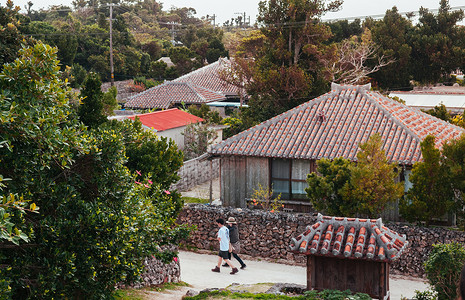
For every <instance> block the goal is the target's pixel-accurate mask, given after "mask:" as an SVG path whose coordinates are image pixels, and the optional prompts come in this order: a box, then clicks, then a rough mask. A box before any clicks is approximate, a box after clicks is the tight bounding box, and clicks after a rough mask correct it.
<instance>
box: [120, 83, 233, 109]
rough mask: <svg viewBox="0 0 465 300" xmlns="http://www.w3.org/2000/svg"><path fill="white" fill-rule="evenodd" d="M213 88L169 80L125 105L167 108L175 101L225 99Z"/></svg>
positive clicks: (199, 101)
mask: <svg viewBox="0 0 465 300" xmlns="http://www.w3.org/2000/svg"><path fill="white" fill-rule="evenodd" d="M225 99H226V97H224V96H223V95H221V94H219V93H217V92H214V91H212V90H209V89H206V88H203V87H200V86H197V85H193V84H190V83H185V82H167V83H164V84H161V85H157V86H155V87H153V88H150V89H148V90H145V91H143V92H142V93H139V94H137V95H134V96H132V97H131V98H129V99H128V101H127V102H126V104H125V107H130V108H158V109H166V108H169V107H171V106H172V105H173V104H175V103H185V104H201V103H208V102H212V101H221V100H225Z"/></svg>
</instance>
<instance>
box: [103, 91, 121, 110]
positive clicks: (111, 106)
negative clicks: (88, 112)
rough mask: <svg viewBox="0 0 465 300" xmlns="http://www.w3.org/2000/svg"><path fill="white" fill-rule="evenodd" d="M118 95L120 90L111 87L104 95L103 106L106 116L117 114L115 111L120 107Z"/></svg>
mask: <svg viewBox="0 0 465 300" xmlns="http://www.w3.org/2000/svg"><path fill="white" fill-rule="evenodd" d="M117 95H118V89H117V88H116V87H115V86H112V87H110V88H109V89H108V91H107V92H105V93H103V96H102V104H103V114H104V115H105V116H113V115H114V114H115V113H114V112H113V111H114V110H115V109H116V108H117V107H118V101H117V100H116V96H117Z"/></svg>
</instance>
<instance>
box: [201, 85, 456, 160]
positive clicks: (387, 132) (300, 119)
mask: <svg viewBox="0 0 465 300" xmlns="http://www.w3.org/2000/svg"><path fill="white" fill-rule="evenodd" d="M464 132H465V130H464V129H463V128H460V127H457V126H454V125H452V124H450V123H447V122H445V121H442V120H440V119H438V118H435V117H433V116H430V115H428V114H425V113H423V112H421V111H419V110H416V109H414V108H410V107H408V106H406V105H403V104H401V103H399V102H397V101H394V100H392V99H389V98H387V97H384V96H383V95H381V94H379V93H377V92H373V91H370V85H369V84H368V85H364V86H341V85H338V84H333V85H332V90H331V91H330V92H329V93H326V94H324V95H322V96H320V97H318V98H315V99H313V100H311V101H308V102H306V103H304V104H302V105H300V106H298V107H295V108H293V109H291V110H289V111H287V112H285V113H283V114H281V115H278V116H276V117H274V118H272V119H270V120H267V121H265V122H263V123H261V124H259V125H256V126H254V127H252V128H250V129H248V130H246V131H243V132H241V133H239V134H237V135H235V136H233V137H231V138H229V139H227V140H225V141H223V142H221V143H219V144H217V145H214V146H213V147H212V148H211V149H210V150H209V153H210V154H213V155H243V156H259V157H280V158H294V159H320V158H328V159H333V158H336V157H344V158H346V159H350V160H353V161H356V160H357V156H356V155H357V152H358V151H359V145H360V143H364V142H366V141H367V140H368V138H369V137H370V136H372V135H373V134H375V133H379V134H381V136H382V139H383V143H384V144H383V148H384V150H385V152H386V156H387V158H388V159H389V160H390V161H396V162H399V163H404V164H407V165H412V164H413V163H415V162H417V161H419V160H420V159H421V149H420V142H421V141H422V140H423V139H424V138H425V137H426V136H427V135H428V134H432V135H434V136H436V146H437V147H441V146H442V144H443V143H445V142H446V141H447V140H450V139H455V138H458V137H459V136H460V135H461V134H462V133H464Z"/></svg>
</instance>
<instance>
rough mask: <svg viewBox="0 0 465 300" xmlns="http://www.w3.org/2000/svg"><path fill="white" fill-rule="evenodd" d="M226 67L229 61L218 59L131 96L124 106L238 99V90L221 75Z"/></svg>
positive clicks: (169, 105)
mask: <svg viewBox="0 0 465 300" xmlns="http://www.w3.org/2000/svg"><path fill="white" fill-rule="evenodd" d="M228 66H229V60H227V59H222V58H220V59H219V60H218V61H216V62H214V63H212V64H209V65H207V66H205V67H203V68H200V69H197V70H195V71H193V72H191V73H188V74H186V75H184V76H181V77H179V78H177V79H175V80H173V81H170V82H165V83H163V84H161V85H158V86H155V87H153V88H150V89H148V90H145V91H143V92H141V93H139V94H136V95H134V96H132V97H130V98H129V99H128V100H127V102H126V103H125V107H126V108H136V109H167V108H172V107H180V106H182V105H201V104H204V103H205V104H207V103H210V102H223V101H238V99H239V95H240V94H239V89H238V88H237V87H236V86H234V85H232V84H229V83H227V82H225V81H224V80H222V79H221V76H220V73H221V71H222V70H224V69H225V68H227V67H228Z"/></svg>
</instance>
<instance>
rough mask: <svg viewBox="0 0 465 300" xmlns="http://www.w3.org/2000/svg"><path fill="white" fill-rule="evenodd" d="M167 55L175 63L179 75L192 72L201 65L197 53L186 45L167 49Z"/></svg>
mask: <svg viewBox="0 0 465 300" xmlns="http://www.w3.org/2000/svg"><path fill="white" fill-rule="evenodd" d="M169 57H170V58H171V61H172V62H173V63H174V64H175V68H176V70H177V71H178V73H179V74H180V75H184V74H186V73H189V72H192V71H193V70H195V69H196V68H198V67H200V66H201V65H202V62H201V61H199V60H198V57H197V55H196V54H195V53H194V52H192V51H191V50H190V49H189V48H187V47H174V48H171V49H170V51H169Z"/></svg>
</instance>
